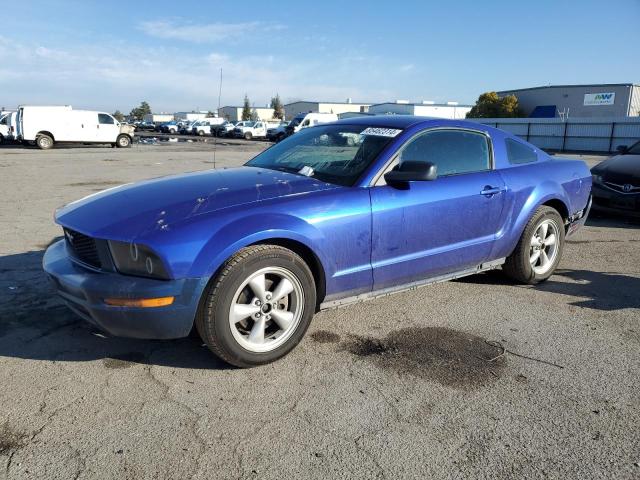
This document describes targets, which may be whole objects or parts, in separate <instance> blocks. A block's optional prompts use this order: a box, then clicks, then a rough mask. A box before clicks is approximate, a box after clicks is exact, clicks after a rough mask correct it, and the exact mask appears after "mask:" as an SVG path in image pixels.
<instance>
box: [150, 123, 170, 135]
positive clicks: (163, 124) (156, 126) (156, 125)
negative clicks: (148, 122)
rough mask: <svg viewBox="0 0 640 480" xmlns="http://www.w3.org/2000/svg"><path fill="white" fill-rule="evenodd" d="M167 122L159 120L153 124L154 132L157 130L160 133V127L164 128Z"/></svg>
mask: <svg viewBox="0 0 640 480" xmlns="http://www.w3.org/2000/svg"><path fill="white" fill-rule="evenodd" d="M167 123H169V122H160V123H156V124H155V128H154V129H153V130H154V132H158V133H162V129H163V128H164V126H165V125H166V124H167Z"/></svg>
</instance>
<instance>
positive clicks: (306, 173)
mask: <svg viewBox="0 0 640 480" xmlns="http://www.w3.org/2000/svg"><path fill="white" fill-rule="evenodd" d="M298 173H299V174H300V175H304V176H305V177H312V176H313V173H314V172H313V168H311V167H310V166H309V165H305V166H304V167H302V168H301V169H300V170H298Z"/></svg>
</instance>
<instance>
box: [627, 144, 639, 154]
mask: <svg viewBox="0 0 640 480" xmlns="http://www.w3.org/2000/svg"><path fill="white" fill-rule="evenodd" d="M627 153H630V154H631V155H640V142H637V143H634V144H633V145H631V146H630V147H629V150H628V151H627Z"/></svg>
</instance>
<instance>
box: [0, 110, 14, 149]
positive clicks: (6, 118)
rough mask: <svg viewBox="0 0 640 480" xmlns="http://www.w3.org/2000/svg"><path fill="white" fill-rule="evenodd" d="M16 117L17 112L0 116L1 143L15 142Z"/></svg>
mask: <svg viewBox="0 0 640 480" xmlns="http://www.w3.org/2000/svg"><path fill="white" fill-rule="evenodd" d="M15 117H16V114H15V112H2V113H1V114H0V143H4V142H6V141H7V140H13V137H14V135H15ZM12 120H13V122H12Z"/></svg>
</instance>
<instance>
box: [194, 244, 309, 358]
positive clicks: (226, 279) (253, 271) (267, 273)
mask: <svg viewBox="0 0 640 480" xmlns="http://www.w3.org/2000/svg"><path fill="white" fill-rule="evenodd" d="M315 303H316V289H315V282H314V279H313V275H312V274H311V271H310V270H309V267H308V266H307V264H306V263H305V262H304V261H303V260H302V259H301V258H300V257H299V256H298V255H296V254H295V253H294V252H292V251H291V250H288V249H286V248H282V247H279V246H275V245H255V246H252V247H247V248H244V249H242V250H240V251H239V252H238V253H237V254H235V255H234V256H233V257H231V258H230V259H229V260H228V261H227V262H226V263H225V265H224V266H223V267H222V271H221V272H220V273H219V275H218V276H217V277H216V279H215V280H214V283H213V284H212V286H211V288H210V290H209V291H208V293H206V298H205V300H204V302H203V306H202V308H201V309H200V311H199V312H198V316H197V318H196V328H197V329H198V333H199V334H200V336H201V337H202V339H203V341H204V342H205V343H206V344H207V346H208V347H209V348H210V349H211V351H212V352H213V353H215V354H216V355H217V356H218V357H220V358H221V359H223V360H225V361H226V362H228V363H230V364H232V365H235V366H238V367H252V366H256V365H262V364H265V363H269V362H272V361H274V360H277V359H279V358H281V357H283V356H284V355H286V354H287V353H289V352H290V351H291V350H292V349H293V348H294V347H295V346H296V345H297V344H298V343H299V342H300V340H301V339H302V337H303V336H304V334H305V332H306V331H307V328H308V327H309V324H310V323H311V319H312V317H313V314H314V311H315Z"/></svg>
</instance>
